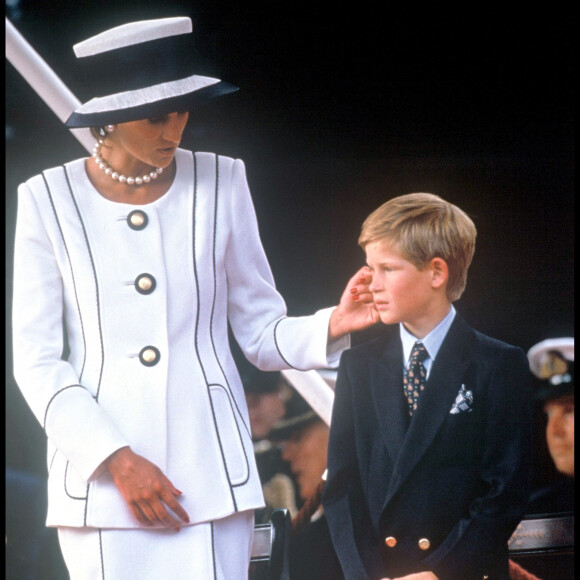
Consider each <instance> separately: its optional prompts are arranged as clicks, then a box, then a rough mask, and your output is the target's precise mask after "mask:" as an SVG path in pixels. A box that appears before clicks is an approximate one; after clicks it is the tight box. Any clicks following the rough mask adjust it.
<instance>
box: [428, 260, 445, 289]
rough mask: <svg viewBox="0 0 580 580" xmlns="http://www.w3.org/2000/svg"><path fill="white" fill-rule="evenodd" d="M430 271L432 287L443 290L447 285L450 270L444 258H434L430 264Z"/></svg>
mask: <svg viewBox="0 0 580 580" xmlns="http://www.w3.org/2000/svg"><path fill="white" fill-rule="evenodd" d="M429 269H430V270H431V286H432V287H433V288H441V287H442V286H444V285H445V284H447V280H448V279H449V268H448V267H447V262H446V261H445V260H444V259H443V258H437V257H436V258H432V259H431V261H430V262H429Z"/></svg>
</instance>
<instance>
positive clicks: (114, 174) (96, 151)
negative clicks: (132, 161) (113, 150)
mask: <svg viewBox="0 0 580 580" xmlns="http://www.w3.org/2000/svg"><path fill="white" fill-rule="evenodd" d="M102 145H103V141H102V140H101V139H99V140H98V141H97V142H96V143H95V146H94V147H93V157H94V159H95V162H96V163H97V165H98V166H99V167H100V168H101V169H102V170H103V171H104V172H105V173H106V174H107V175H110V176H111V178H112V179H114V180H115V181H118V182H119V183H126V184H127V185H143V184H144V183H150V182H151V180H152V179H157V177H158V176H159V175H161V174H162V173H163V167H158V168H157V169H154V170H153V171H151V172H149V173H146V174H145V175H142V176H141V177H127V176H125V175H123V174H122V173H119V172H118V171H115V170H114V169H113V168H112V167H111V166H110V165H109V164H108V163H107V162H106V161H105V160H104V159H103V158H102V157H101V146H102Z"/></svg>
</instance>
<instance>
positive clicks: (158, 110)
mask: <svg viewBox="0 0 580 580" xmlns="http://www.w3.org/2000/svg"><path fill="white" fill-rule="evenodd" d="M237 90H238V87H236V86H234V85H232V84H230V83H227V82H224V81H220V80H218V81H217V82H216V83H214V84H211V85H209V86H204V87H202V88H199V89H196V90H192V91H190V92H187V93H185V94H180V95H176V96H173V97H168V98H163V99H158V100H153V101H151V102H145V103H142V104H139V105H135V106H120V107H117V108H111V109H106V110H102V111H91V112H84V110H83V108H84V107H85V105H83V106H81V107H79V108H78V109H77V110H76V111H74V112H73V113H72V114H71V116H70V117H69V118H68V119H67V121H66V123H65V125H66V126H67V127H69V128H81V127H102V126H103V125H113V124H116V123H128V122H130V121H139V120H141V119H148V118H151V117H157V116H160V115H167V114H169V113H174V112H180V111H192V110H195V109H196V108H197V107H199V106H202V105H204V104H206V103H207V102H209V101H212V100H213V99H216V98H217V97H221V96H223V95H227V94H230V93H234V92H236V91H237ZM96 101H97V103H98V100H96Z"/></svg>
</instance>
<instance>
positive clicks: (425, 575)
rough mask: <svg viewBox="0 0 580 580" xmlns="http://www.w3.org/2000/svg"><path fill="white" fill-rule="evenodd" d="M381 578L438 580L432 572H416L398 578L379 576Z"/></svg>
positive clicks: (385, 579)
mask: <svg viewBox="0 0 580 580" xmlns="http://www.w3.org/2000/svg"><path fill="white" fill-rule="evenodd" d="M381 580H439V578H438V577H437V576H435V574H433V572H418V573H417V574H408V575H407V576H399V577H398V578H381Z"/></svg>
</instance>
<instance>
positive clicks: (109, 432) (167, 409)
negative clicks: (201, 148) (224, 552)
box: [13, 149, 348, 528]
mask: <svg viewBox="0 0 580 580" xmlns="http://www.w3.org/2000/svg"><path fill="white" fill-rule="evenodd" d="M84 163H85V160H84V159H78V160H76V161H73V162H71V163H68V164H66V165H65V166H64V168H63V167H58V168H54V169H50V170H48V171H45V172H43V174H41V175H37V176H35V177H33V178H32V179H30V180H29V181H27V182H26V183H25V184H23V185H21V186H20V188H19V191H18V195H19V197H18V204H19V205H18V219H17V228H16V239H15V268H14V305H13V335H14V348H13V350H14V373H15V378H16V381H17V383H18V385H19V387H20V389H21V390H22V392H23V394H24V396H25V398H26V400H27V402H28V404H29V405H30V407H31V409H32V411H33V412H34V414H35V415H36V417H37V419H38V420H39V421H40V423H41V424H42V425H43V427H44V429H45V431H46V434H47V437H48V468H49V484H48V489H49V509H48V516H47V524H48V525H51V526H61V525H63V526H94V527H121V528H123V527H125V528H127V527H128V528H132V527H140V524H139V523H138V522H137V521H136V520H135V518H134V517H133V515H132V514H131V512H130V510H129V508H128V507H127V505H126V504H125V501H124V500H123V498H122V496H121V494H120V493H119V491H118V490H117V488H116V486H115V485H114V483H113V481H112V479H111V477H110V475H109V474H108V472H106V471H105V470H103V469H102V467H100V466H101V463H102V462H103V460H104V459H106V458H107V457H108V456H109V455H110V454H111V453H112V452H113V451H115V450H116V449H119V448H120V447H123V446H125V445H130V446H131V448H132V449H133V450H134V451H135V452H136V453H139V454H141V455H143V456H144V457H146V458H147V459H149V460H150V461H152V462H153V463H155V464H156V465H157V466H159V467H160V468H161V470H162V471H163V472H164V473H165V474H166V475H167V476H168V477H169V479H170V480H171V481H172V482H173V484H174V485H175V486H176V487H177V488H178V489H180V490H181V491H182V492H183V496H182V497H181V500H180V501H181V502H182V505H183V506H184V508H185V510H186V511H187V512H188V513H189V515H190V518H191V523H198V522H202V521H209V520H214V519H217V518H220V517H223V516H226V515H229V514H231V513H233V512H235V511H242V510H247V509H254V508H260V507H262V506H263V498H262V491H261V486H260V481H259V477H258V473H257V470H256V465H255V461H254V454H253V450H252V443H251V436H250V429H249V422H248V413H247V409H246V403H245V398H244V392H243V388H242V384H241V381H240V379H239V376H238V373H237V370H236V367H235V364H234V361H233V358H232V355H231V353H230V349H229V343H228V335H227V326H228V321H229V323H230V325H231V328H232V330H233V333H234V335H235V337H236V339H237V341H238V342H239V344H240V346H241V347H242V350H243V351H244V353H245V354H246V356H247V357H248V359H249V360H250V361H251V362H252V363H254V364H255V365H257V366H258V367H260V368H262V369H264V370H280V369H283V368H291V367H293V368H298V369H303V370H306V369H310V368H320V367H327V366H334V365H335V364H336V362H337V360H338V357H339V355H340V352H341V350H343V349H344V348H345V347H346V346H347V345H348V339H344V340H341V341H339V344H336V345H334V346H333V349H334V352H333V353H330V351H329V352H327V332H328V320H329V317H330V314H331V312H332V309H331V308H329V309H324V310H321V311H319V312H318V313H316V314H314V315H312V316H308V317H299V318H289V317H287V316H286V306H285V304H284V301H283V299H282V297H281V296H280V295H279V294H278V293H277V291H276V290H275V287H274V281H273V278H272V274H271V271H270V268H269V266H268V263H267V260H266V256H265V254H264V250H263V248H262V245H261V242H260V238H259V233H258V226H257V222H256V216H255V212H254V208H253V205H252V201H251V197H250V192H249V189H248V185H247V181H246V175H245V168H244V164H243V162H242V161H241V160H233V159H230V158H227V157H221V156H216V155H214V154H211V153H196V154H195V155H193V154H192V153H191V152H189V151H185V150H182V149H179V150H178V151H177V154H176V163H177V172H176V176H175V180H174V183H173V185H172V186H171V188H170V190H169V191H168V192H167V193H166V194H165V195H164V196H163V197H161V198H160V199H158V200H156V201H154V202H152V203H149V204H146V205H137V206H132V205H129V204H122V203H116V202H112V201H110V200H107V199H106V198H104V197H102V196H101V195H100V194H98V192H97V191H96V190H95V189H94V187H93V186H92V184H91V183H90V181H89V179H88V177H87V174H86V172H85V169H84ZM135 211H137V212H141V213H142V214H144V215H145V216H146V217H145V219H146V222H145V223H144V225H137V226H135V225H133V226H131V224H130V220H131V217H132V216H133V217H135V214H134V212H135ZM141 221H142V220H141ZM135 223H137V222H135ZM143 275H146V277H145V281H146V282H148V284H146V285H144V286H143V287H140V286H139V284H138V282H139V281H140V280H143ZM63 321H64V324H63ZM150 347H153V348H150ZM63 353H64V354H63Z"/></svg>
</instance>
